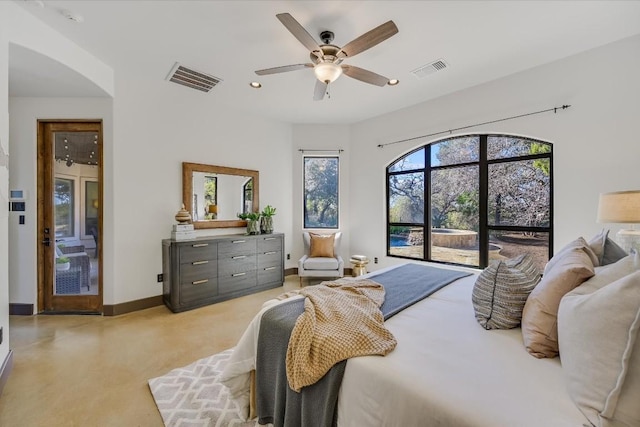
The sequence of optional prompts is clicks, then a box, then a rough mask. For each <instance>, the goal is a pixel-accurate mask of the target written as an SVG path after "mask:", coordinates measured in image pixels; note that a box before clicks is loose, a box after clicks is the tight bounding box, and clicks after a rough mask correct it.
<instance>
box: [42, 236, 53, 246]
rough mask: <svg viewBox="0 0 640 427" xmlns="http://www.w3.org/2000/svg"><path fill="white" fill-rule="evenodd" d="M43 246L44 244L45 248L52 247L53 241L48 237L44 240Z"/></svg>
mask: <svg viewBox="0 0 640 427" xmlns="http://www.w3.org/2000/svg"><path fill="white" fill-rule="evenodd" d="M42 244H43V245H45V246H51V239H50V238H48V237H45V238H44V239H43V240H42Z"/></svg>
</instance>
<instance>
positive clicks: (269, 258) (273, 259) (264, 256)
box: [258, 251, 282, 268]
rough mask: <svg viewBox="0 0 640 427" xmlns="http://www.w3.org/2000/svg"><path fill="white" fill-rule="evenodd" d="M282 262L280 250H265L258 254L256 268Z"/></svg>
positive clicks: (276, 264)
mask: <svg viewBox="0 0 640 427" xmlns="http://www.w3.org/2000/svg"><path fill="white" fill-rule="evenodd" d="M281 262H282V252H280V251H267V252H261V253H259V254H258V268H259V267H268V266H272V265H275V266H278V267H280V263H281Z"/></svg>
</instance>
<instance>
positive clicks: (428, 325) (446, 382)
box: [223, 269, 586, 427]
mask: <svg viewBox="0 0 640 427" xmlns="http://www.w3.org/2000/svg"><path fill="white" fill-rule="evenodd" d="M386 270H388V269H384V270H380V271H378V272H375V273H370V274H368V275H367V276H365V277H371V278H372V280H375V274H379V273H381V272H383V271H386ZM476 278H477V275H472V276H468V277H465V278H462V279H459V280H457V281H456V282H454V283H452V284H451V285H449V286H446V287H445V288H444V289H441V290H440V291H438V292H436V293H434V294H433V295H431V296H430V297H428V298H426V299H424V300H422V301H420V302H418V303H416V304H414V305H413V306H411V307H409V308H407V309H405V310H404V311H402V312H400V313H398V314H396V315H395V316H394V317H392V318H391V319H389V320H387V321H386V322H385V325H386V326H387V328H388V329H389V330H390V331H391V332H392V333H393V334H394V336H395V338H396V340H397V341H398V345H397V347H396V348H395V350H394V351H392V352H391V353H390V354H388V355H387V356H385V357H379V356H366V357H358V358H353V359H350V360H349V361H348V362H347V366H346V370H345V375H344V379H343V381H342V386H341V389H340V396H339V399H338V427H363V426H367V427H369V426H371V427H373V426H398V427H400V426H402V427H405V426H428V427H431V426H455V427H466V426H468V427H472V426H473V427H480V426H482V427H489V426H491V427H525V426H532V427H533V426H535V427H540V426H553V427H561V426H581V425H583V424H585V423H586V418H585V417H584V416H583V415H582V413H581V412H580V411H579V410H578V409H577V407H576V406H575V405H574V403H573V402H572V401H571V399H570V398H569V395H568V394H567V391H566V388H565V384H564V380H563V377H562V372H561V366H560V360H559V359H558V358H555V359H536V358H534V357H533V356H531V355H529V354H528V353H527V351H526V350H525V348H524V346H523V344H522V335H521V331H520V329H519V328H518V329H512V330H491V331H486V330H484V329H483V328H482V327H481V326H480V325H479V324H478V323H477V321H476V319H475V316H474V311H473V306H472V304H471V292H472V289H473V284H474V283H475V280H476ZM277 303H279V302H278V301H274V300H271V301H268V302H267V303H265V306H263V309H262V310H261V311H260V312H259V313H258V314H257V315H256V317H255V318H254V320H253V321H252V322H251V324H250V325H249V327H248V328H247V330H246V331H245V333H244V335H243V336H242V338H241V339H240V341H239V342H238V345H237V346H236V350H235V351H234V353H233V355H232V357H231V359H230V363H229V365H227V367H226V369H225V370H224V372H223V383H224V384H226V385H227V386H228V387H229V389H230V392H231V395H232V396H234V397H235V398H236V401H237V402H238V403H239V404H240V407H241V408H244V415H245V417H247V416H248V414H249V406H248V402H249V384H250V380H249V372H250V371H251V370H252V369H254V368H255V355H256V347H257V345H256V343H257V337H258V331H259V327H260V317H261V315H262V313H263V312H264V311H265V310H266V309H267V308H269V307H271V306H273V304H277Z"/></svg>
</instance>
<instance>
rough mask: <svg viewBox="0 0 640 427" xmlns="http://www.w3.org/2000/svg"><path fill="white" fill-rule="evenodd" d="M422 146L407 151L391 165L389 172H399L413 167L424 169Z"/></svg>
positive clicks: (413, 168)
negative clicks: (411, 151) (407, 152)
mask: <svg viewBox="0 0 640 427" xmlns="http://www.w3.org/2000/svg"><path fill="white" fill-rule="evenodd" d="M424 152H425V150H424V148H421V149H419V150H418V151H414V152H413V153H409V154H407V155H406V156H404V157H403V158H401V159H400V160H398V161H397V162H395V163H394V164H392V165H391V166H389V172H401V171H409V170H415V169H424Z"/></svg>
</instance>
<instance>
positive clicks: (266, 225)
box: [260, 216, 273, 234]
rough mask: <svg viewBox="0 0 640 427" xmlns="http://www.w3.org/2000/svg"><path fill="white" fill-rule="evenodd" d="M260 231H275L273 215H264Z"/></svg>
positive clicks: (266, 232)
mask: <svg viewBox="0 0 640 427" xmlns="http://www.w3.org/2000/svg"><path fill="white" fill-rule="evenodd" d="M260 232H261V233H264V234H271V233H273V217H271V216H263V217H262V218H260Z"/></svg>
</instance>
